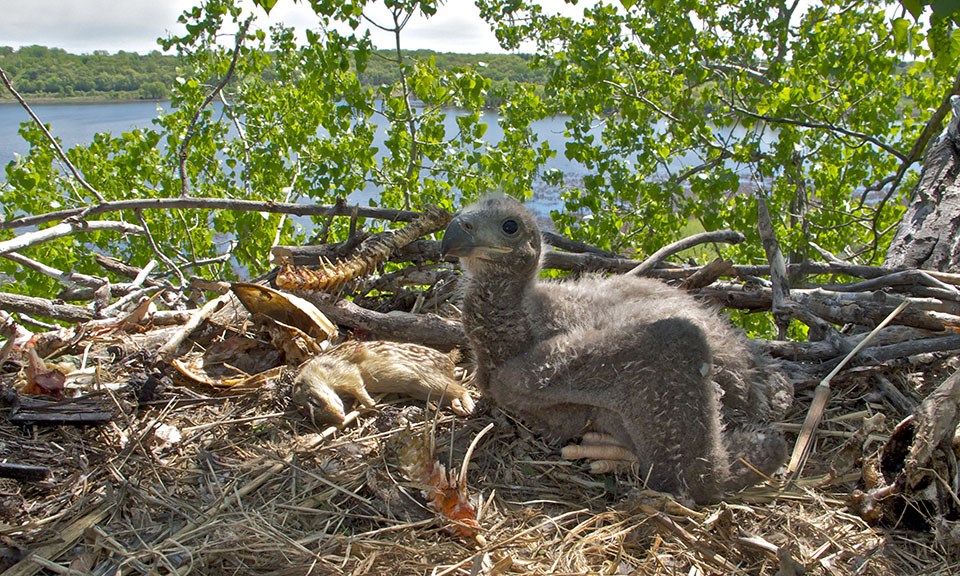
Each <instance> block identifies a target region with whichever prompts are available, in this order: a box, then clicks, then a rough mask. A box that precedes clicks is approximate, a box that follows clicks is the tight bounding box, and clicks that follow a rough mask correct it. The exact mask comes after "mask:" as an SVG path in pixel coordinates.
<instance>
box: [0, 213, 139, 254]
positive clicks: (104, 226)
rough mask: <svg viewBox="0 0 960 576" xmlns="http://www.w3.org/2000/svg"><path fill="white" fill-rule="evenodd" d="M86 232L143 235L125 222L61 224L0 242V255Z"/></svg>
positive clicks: (137, 228) (103, 221)
mask: <svg viewBox="0 0 960 576" xmlns="http://www.w3.org/2000/svg"><path fill="white" fill-rule="evenodd" d="M87 230H112V231H116V232H122V233H124V234H143V228H141V227H139V226H134V225H133V224H127V223H126V222H116V221H113V220H94V221H93V222H63V223H61V224H57V225H56V226H51V227H50V228H44V229H43V230H37V231H36V232H26V233H24V234H21V235H19V236H17V237H15V238H11V239H10V240H6V241H3V242H0V254H6V253H8V252H16V251H18V250H23V249H24V248H27V247H30V246H36V245H37V244H42V243H44V242H49V241H50V240H54V239H56V238H62V237H64V236H69V235H71V234H75V233H77V232H84V231H87Z"/></svg>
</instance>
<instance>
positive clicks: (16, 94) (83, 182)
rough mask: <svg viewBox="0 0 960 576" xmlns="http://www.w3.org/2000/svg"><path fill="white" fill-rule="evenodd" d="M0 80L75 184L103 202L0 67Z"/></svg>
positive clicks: (101, 197) (97, 191) (98, 192)
mask: <svg viewBox="0 0 960 576" xmlns="http://www.w3.org/2000/svg"><path fill="white" fill-rule="evenodd" d="M0 79H2V80H3V83H4V84H5V85H6V86H7V90H9V91H10V93H11V94H13V97H14V98H16V99H17V102H19V103H20V106H23V109H24V110H26V111H27V114H29V115H30V117H31V118H33V121H34V122H36V124H37V126H39V127H40V130H41V131H42V132H43V135H44V136H46V137H47V140H48V141H49V142H50V144H51V145H52V146H53V149H54V150H56V152H57V156H59V157H60V160H61V161H62V162H63V163H64V164H66V166H67V168H68V169H69V170H70V173H71V174H73V177H74V178H76V179H77V182H79V183H80V185H81V186H83V188H84V189H85V190H86V191H87V192H89V193H91V194H93V197H94V198H96V199H97V200H99V201H100V202H103V201H104V198H103V195H102V194H100V191H99V190H97V189H96V188H94V187H93V186H91V185H90V184H89V183H88V182H87V181H86V180H84V179H83V175H82V174H80V171H79V170H77V167H76V166H74V165H73V162H71V161H70V159H69V158H67V155H66V153H64V151H63V148H61V147H60V144H59V143H58V142H57V139H56V138H54V137H53V134H50V131H49V130H47V127H46V126H45V125H44V123H43V121H42V120H40V118H39V117H38V116H37V115H36V114H34V112H33V110H32V109H31V108H30V106H29V105H28V104H27V101H26V100H24V99H23V97H22V96H20V93H19V92H17V90H16V89H15V88H14V87H13V83H12V82H11V81H10V79H9V78H7V74H6V72H4V71H3V68H2V67H0Z"/></svg>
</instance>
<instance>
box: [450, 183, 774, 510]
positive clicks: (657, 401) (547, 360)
mask: <svg viewBox="0 0 960 576" xmlns="http://www.w3.org/2000/svg"><path fill="white" fill-rule="evenodd" d="M441 251H442V252H443V254H445V255H451V256H458V257H459V258H460V262H461V264H462V266H463V268H464V270H465V271H466V273H467V277H466V280H465V283H466V286H465V289H464V301H463V326H464V329H465V330H466V333H467V337H468V339H469V342H470V347H471V349H472V350H473V353H474V356H475V359H476V363H477V383H478V386H479V387H480V390H481V391H482V392H483V393H484V394H485V395H487V396H490V397H492V398H493V399H494V401H496V402H497V403H498V404H499V405H500V406H502V407H504V408H506V409H507V410H510V411H513V412H515V413H517V414H518V415H519V416H521V417H522V418H523V419H524V420H525V421H527V422H528V423H529V424H531V425H532V426H534V427H535V428H537V429H539V430H540V431H541V432H542V433H544V434H547V435H550V436H553V437H557V438H560V439H568V438H574V437H578V436H581V435H583V434H584V433H585V432H589V431H593V432H602V433H606V434H609V435H610V436H612V437H613V438H614V439H615V440H616V441H617V443H618V444H620V445H622V446H623V447H625V448H626V449H628V450H629V452H631V453H632V454H633V455H634V456H636V458H637V460H638V461H639V463H640V466H641V474H642V475H643V476H644V477H645V478H647V480H648V487H649V488H652V489H656V490H664V491H669V492H672V493H674V494H677V495H680V496H688V497H690V498H692V499H693V500H695V501H696V502H700V503H704V502H712V501H716V500H718V499H719V498H720V497H721V495H722V494H723V492H724V491H728V490H735V489H739V488H742V487H744V486H747V485H749V484H752V483H754V482H756V481H758V480H759V479H760V477H759V476H758V475H757V474H756V472H754V471H753V470H752V469H751V468H750V467H748V466H745V465H744V464H743V463H742V462H741V459H742V460H744V461H746V462H749V464H750V466H752V467H753V468H756V469H757V470H759V471H760V472H763V473H767V474H768V473H771V472H773V471H774V470H776V469H777V467H778V466H779V465H780V464H781V463H782V462H783V459H784V458H785V456H786V443H785V441H784V439H783V437H782V435H781V433H780V432H779V431H778V430H777V429H776V427H775V425H774V423H775V421H777V420H778V419H779V418H781V417H782V416H783V414H784V412H785V410H786V408H787V407H788V406H789V404H790V402H791V400H792V392H793V391H792V387H791V386H790V384H789V383H788V381H787V380H786V378H784V376H783V375H782V374H781V373H780V372H779V371H777V370H776V368H775V367H774V366H773V365H772V364H771V362H770V361H769V360H768V359H766V358H764V357H763V356H762V355H760V354H758V353H756V352H755V351H754V350H753V349H752V348H751V346H750V343H749V341H748V340H747V339H746V338H745V337H743V336H742V335H740V334H739V333H738V332H736V331H735V330H734V329H733V327H732V326H730V325H729V324H728V323H727V322H726V321H725V320H723V319H722V318H720V316H719V315H718V314H717V313H716V312H715V311H714V310H712V309H710V308H708V307H706V306H704V305H703V304H701V303H699V302H697V301H696V300H694V299H693V298H692V297H691V296H689V295H687V294H686V293H685V292H682V291H680V290H678V289H675V288H672V287H670V286H667V285H666V284H663V283H662V282H659V281H657V280H652V279H648V278H640V277H636V276H633V275H621V276H613V277H609V278H602V277H588V278H583V279H580V280H576V281H561V282H554V281H541V280H539V279H538V272H539V269H540V253H541V238H540V232H539V230H538V229H537V226H536V223H535V221H534V219H533V217H532V215H531V214H530V212H529V211H527V210H526V209H525V208H524V207H523V206H522V205H521V204H520V203H519V202H518V201H516V200H514V199H512V198H510V197H507V196H491V197H487V198H485V199H482V200H480V201H478V202H476V203H474V204H472V205H470V206H468V207H467V208H465V209H464V210H463V211H462V212H461V213H460V214H459V215H458V216H457V217H456V218H454V220H453V221H452V222H451V223H450V225H449V226H448V227H447V230H446V233H445V234H444V238H443V242H442V247H441Z"/></svg>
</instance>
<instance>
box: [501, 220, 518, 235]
mask: <svg viewBox="0 0 960 576" xmlns="http://www.w3.org/2000/svg"><path fill="white" fill-rule="evenodd" d="M500 229H501V230H503V233H504V234H506V235H507V236H513V235H514V234H516V233H517V231H518V230H520V225H519V224H517V221H516V220H513V219H510V220H504V221H503V224H501V225H500Z"/></svg>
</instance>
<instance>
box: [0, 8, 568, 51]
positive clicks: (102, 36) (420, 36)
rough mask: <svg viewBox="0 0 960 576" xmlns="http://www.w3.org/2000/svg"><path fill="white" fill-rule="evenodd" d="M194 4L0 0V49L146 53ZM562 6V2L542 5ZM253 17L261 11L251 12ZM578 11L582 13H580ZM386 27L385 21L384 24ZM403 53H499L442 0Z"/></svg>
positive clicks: (291, 21)
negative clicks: (33, 47) (423, 50)
mask: <svg viewBox="0 0 960 576" xmlns="http://www.w3.org/2000/svg"><path fill="white" fill-rule="evenodd" d="M198 2H199V0H0V46H13V47H15V48H19V47H21V46H30V45H33V44H39V45H43V46H50V47H57V48H63V49H64V50H67V51H68V52H74V53H89V52H93V51H94V50H107V51H109V52H116V51H118V50H126V51H131V52H141V53H144V52H150V51H151V50H159V49H160V48H159V46H158V45H157V43H156V40H157V38H159V37H161V36H166V35H167V34H169V33H171V32H179V31H180V30H181V28H180V25H179V24H177V17H178V16H179V15H180V14H181V13H182V12H183V11H184V10H185V9H186V8H189V7H191V6H193V5H194V4H196V3H198ZM546 3H547V4H553V5H562V0H547V2H546ZM257 10H258V13H259V14H262V10H260V9H257ZM581 10H582V8H581ZM278 20H280V21H283V22H284V23H285V24H287V25H289V26H293V27H295V28H297V29H298V30H301V31H302V30H303V29H305V28H308V27H309V28H313V27H315V26H316V22H317V18H316V16H315V15H314V14H313V12H311V10H310V8H309V3H307V2H305V1H304V2H302V3H298V4H294V3H293V2H292V0H280V1H279V2H278V3H277V5H276V7H274V9H273V11H272V12H271V17H270V18H269V20H267V19H266V18H265V17H258V23H260V25H261V26H263V27H266V25H268V24H269V23H271V22H275V21H278ZM384 23H385V24H386V23H389V22H387V21H385V22H384ZM373 38H374V44H376V45H377V47H381V48H388V47H392V37H391V36H389V35H387V34H385V33H383V32H379V31H375V32H374V35H373ZM401 39H402V42H403V46H404V48H409V49H418V48H428V49H431V50H436V51H438V52H464V53H482V52H502V50H501V49H500V47H499V45H498V44H497V41H496V38H495V37H494V35H493V33H492V32H491V31H490V29H489V28H488V27H487V25H486V23H485V22H484V21H483V20H482V19H481V18H480V15H479V11H478V10H477V7H476V6H475V5H474V4H473V2H472V0H447V1H446V2H445V3H444V4H443V5H442V6H440V8H439V9H438V11H437V14H436V16H434V17H432V18H430V19H429V20H426V19H423V18H416V19H414V20H413V21H411V22H410V24H409V25H408V26H407V28H406V29H405V30H404V32H403V35H402V36H401Z"/></svg>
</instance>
